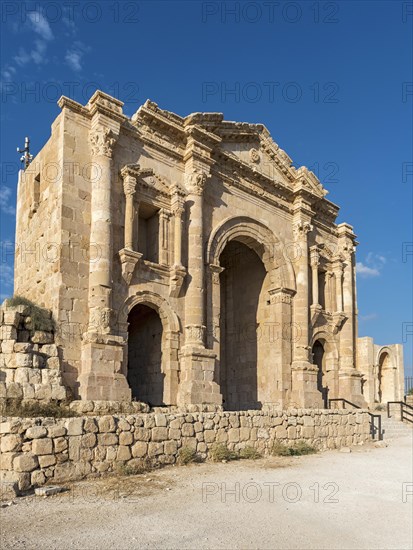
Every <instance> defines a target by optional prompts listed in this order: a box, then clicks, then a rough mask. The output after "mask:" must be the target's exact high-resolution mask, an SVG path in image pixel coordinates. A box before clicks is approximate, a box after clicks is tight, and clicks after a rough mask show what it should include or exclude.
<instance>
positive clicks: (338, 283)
mask: <svg viewBox="0 0 413 550" xmlns="http://www.w3.org/2000/svg"><path fill="white" fill-rule="evenodd" d="M333 273H334V280H335V294H336V307H335V310H336V312H337V313H342V312H343V290H342V288H343V287H342V285H343V266H342V263H341V261H337V260H336V261H335V262H334V263H333Z"/></svg>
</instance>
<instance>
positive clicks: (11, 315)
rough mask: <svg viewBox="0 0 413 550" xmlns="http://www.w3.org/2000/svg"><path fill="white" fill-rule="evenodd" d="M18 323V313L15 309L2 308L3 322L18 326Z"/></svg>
mask: <svg viewBox="0 0 413 550" xmlns="http://www.w3.org/2000/svg"><path fill="white" fill-rule="evenodd" d="M19 323H20V313H19V312H18V311H16V310H15V309H9V308H8V309H5V310H3V324H4V325H10V326H13V327H16V328H17V327H18V326H19Z"/></svg>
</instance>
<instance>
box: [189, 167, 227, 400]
mask: <svg viewBox="0 0 413 550" xmlns="http://www.w3.org/2000/svg"><path fill="white" fill-rule="evenodd" d="M190 164H192V163H190ZM185 180H186V181H185V184H186V188H187V191H188V195H187V206H188V209H189V212H188V214H189V228H188V280H187V287H186V295H185V345H184V346H183V348H182V358H181V383H180V388H179V394H178V404H180V405H185V404H189V403H213V404H217V405H220V404H221V402H222V397H221V394H220V393H219V387H218V385H217V384H216V382H214V371H215V358H216V355H215V353H214V352H213V351H212V350H208V349H206V348H205V330H206V329H205V317H204V315H205V313H204V302H205V292H204V245H203V236H204V233H203V208H202V202H203V192H204V187H205V184H206V181H207V173H206V172H205V171H203V170H201V169H194V167H193V166H190V167H189V169H188V170H187V173H186V178H185Z"/></svg>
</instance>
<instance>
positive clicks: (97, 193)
mask: <svg viewBox="0 0 413 550" xmlns="http://www.w3.org/2000/svg"><path fill="white" fill-rule="evenodd" d="M115 141H116V138H115V134H113V132H112V130H110V129H109V128H107V127H105V126H102V125H100V124H95V125H94V126H93V128H92V130H91V132H90V145H91V153H92V160H93V162H94V163H96V164H97V165H98V166H99V168H100V173H99V178H96V179H95V180H94V181H93V182H92V184H91V226H90V265H89V324H88V331H87V332H86V333H85V334H84V335H83V343H82V369H81V373H80V376H79V394H80V396H81V398H82V399H92V400H130V398H131V392H130V389H129V386H128V383H127V381H126V378H125V376H124V374H123V373H122V365H123V360H124V357H123V346H124V339H123V338H122V337H121V336H117V335H116V334H113V333H112V332H113V327H112V323H113V317H114V315H113V312H112V307H111V306H112V304H111V292H112V258H113V246H112V223H113V220H112V208H111V207H112V205H111V195H112V165H111V159H112V151H113V146H114V144H115Z"/></svg>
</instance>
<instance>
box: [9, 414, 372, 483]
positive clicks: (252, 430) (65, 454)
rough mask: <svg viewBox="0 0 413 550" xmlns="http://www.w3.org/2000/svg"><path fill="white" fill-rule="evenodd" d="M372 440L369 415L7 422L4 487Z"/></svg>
mask: <svg viewBox="0 0 413 550" xmlns="http://www.w3.org/2000/svg"><path fill="white" fill-rule="evenodd" d="M369 438H370V435H369V416H368V413H367V412H365V411H362V410H358V411H350V410H330V411H325V410H314V409H312V410H309V409H306V410H305V409H290V410H288V411H279V412H272V413H269V412H263V411H241V412H220V413H218V412H210V413H176V414H168V413H149V414H135V415H119V416H117V415H116V416H115V415H114V416H110V415H106V416H100V417H96V416H95V417H92V416H87V417H75V418H69V419H53V418H27V419H22V418H2V421H1V423H0V450H1V455H0V481H1V482H2V484H3V487H9V488H10V486H14V487H15V490H16V491H17V492H19V491H25V490H28V489H30V488H31V487H35V486H39V485H43V484H44V483H46V482H48V481H50V482H54V483H60V482H64V481H67V480H73V479H80V478H82V477H84V476H87V475H89V474H97V473H98V474H102V473H105V472H113V471H115V470H116V468H117V467H118V466H119V465H127V466H129V467H133V466H139V465H142V464H143V463H144V462H145V461H147V460H148V459H149V460H150V461H151V462H152V463H153V464H154V465H162V464H173V463H175V462H176V460H177V457H178V453H179V449H180V448H182V447H184V446H185V447H190V448H191V449H194V450H195V451H196V452H197V453H199V455H200V456H201V457H202V458H207V457H208V454H209V451H210V450H211V446H212V445H214V444H215V443H223V444H225V445H227V446H228V448H229V449H232V450H239V449H242V448H243V447H245V446H252V447H254V448H256V449H257V450H258V451H260V452H262V453H263V454H266V453H268V452H269V451H270V449H271V448H272V445H273V443H274V441H275V440H278V441H281V442H289V443H291V442H294V441H297V440H303V441H306V442H308V443H309V444H312V445H315V446H317V447H318V448H319V449H330V448H338V447H340V446H347V445H352V444H360V443H363V442H364V441H366V440H368V439H369Z"/></svg>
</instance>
